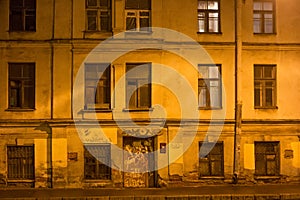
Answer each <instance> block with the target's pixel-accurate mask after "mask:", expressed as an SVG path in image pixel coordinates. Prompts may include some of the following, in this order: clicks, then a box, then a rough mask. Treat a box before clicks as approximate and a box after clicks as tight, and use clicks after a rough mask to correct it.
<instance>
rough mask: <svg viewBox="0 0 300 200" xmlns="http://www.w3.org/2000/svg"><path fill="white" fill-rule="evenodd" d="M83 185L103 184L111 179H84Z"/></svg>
mask: <svg viewBox="0 0 300 200" xmlns="http://www.w3.org/2000/svg"><path fill="white" fill-rule="evenodd" d="M84 182H85V183H99V182H102V183H103V182H104V183H106V182H107V183H109V182H111V179H84Z"/></svg>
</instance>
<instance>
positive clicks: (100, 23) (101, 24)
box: [86, 0, 111, 31]
mask: <svg viewBox="0 0 300 200" xmlns="http://www.w3.org/2000/svg"><path fill="white" fill-rule="evenodd" d="M86 17H87V27H86V28H87V30H88V31H111V1H110V0H86Z"/></svg>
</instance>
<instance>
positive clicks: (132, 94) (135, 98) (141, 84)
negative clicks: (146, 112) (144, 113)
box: [126, 63, 151, 109]
mask: <svg viewBox="0 0 300 200" xmlns="http://www.w3.org/2000/svg"><path fill="white" fill-rule="evenodd" d="M150 82H151V64H150V63H143V64H136V63H135V64H126V106H127V107H129V109H140V108H150V106H151V83H150Z"/></svg>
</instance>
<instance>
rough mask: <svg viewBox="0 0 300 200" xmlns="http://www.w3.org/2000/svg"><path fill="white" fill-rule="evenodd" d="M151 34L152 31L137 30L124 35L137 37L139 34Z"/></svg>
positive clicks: (126, 32)
mask: <svg viewBox="0 0 300 200" xmlns="http://www.w3.org/2000/svg"><path fill="white" fill-rule="evenodd" d="M152 33H153V32H152V31H140V30H137V31H125V34H128V35H131V34H132V35H135V34H136V35H139V34H145V35H151V34H152Z"/></svg>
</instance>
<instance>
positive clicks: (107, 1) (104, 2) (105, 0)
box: [100, 0, 110, 7]
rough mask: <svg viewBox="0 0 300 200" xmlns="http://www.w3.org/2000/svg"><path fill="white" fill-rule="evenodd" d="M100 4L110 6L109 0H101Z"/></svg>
mask: <svg viewBox="0 0 300 200" xmlns="http://www.w3.org/2000/svg"><path fill="white" fill-rule="evenodd" d="M100 6H101V7H110V6H109V0H100Z"/></svg>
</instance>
